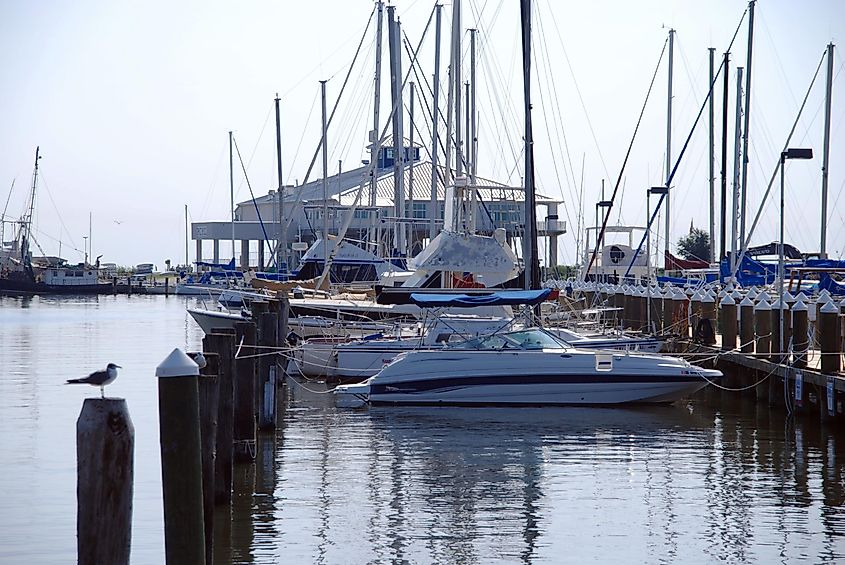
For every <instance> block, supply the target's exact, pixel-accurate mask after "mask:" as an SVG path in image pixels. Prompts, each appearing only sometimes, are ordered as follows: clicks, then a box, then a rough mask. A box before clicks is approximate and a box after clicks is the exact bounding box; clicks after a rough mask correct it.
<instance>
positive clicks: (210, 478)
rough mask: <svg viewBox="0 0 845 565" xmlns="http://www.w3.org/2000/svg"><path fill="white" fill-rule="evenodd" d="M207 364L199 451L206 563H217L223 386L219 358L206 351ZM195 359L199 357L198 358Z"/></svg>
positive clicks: (199, 382) (202, 371) (201, 393)
mask: <svg viewBox="0 0 845 565" xmlns="http://www.w3.org/2000/svg"><path fill="white" fill-rule="evenodd" d="M203 357H204V359H205V367H201V368H200V376H199V378H198V380H197V385H198V389H199V404H200V453H201V454H202V506H203V523H204V525H205V562H206V565H211V564H212V563H213V562H214V468H215V460H216V453H215V452H216V449H215V445H216V442H217V410H218V408H217V404H218V399H219V396H220V389H219V385H218V382H217V373H218V372H219V368H220V363H219V361H220V358H219V357H218V356H217V354H216V353H211V352H206V353H203ZM195 361H196V358H195Z"/></svg>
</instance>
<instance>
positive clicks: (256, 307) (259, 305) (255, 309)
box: [249, 300, 270, 323]
mask: <svg viewBox="0 0 845 565" xmlns="http://www.w3.org/2000/svg"><path fill="white" fill-rule="evenodd" d="M249 309H250V311H251V312H252V319H253V320H255V321H256V323H258V319H259V318H260V317H261V314H263V313H264V312H269V311H270V303H269V302H267V301H266V300H253V301H252V302H250V303H249Z"/></svg>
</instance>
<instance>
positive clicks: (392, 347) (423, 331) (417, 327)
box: [293, 315, 513, 381]
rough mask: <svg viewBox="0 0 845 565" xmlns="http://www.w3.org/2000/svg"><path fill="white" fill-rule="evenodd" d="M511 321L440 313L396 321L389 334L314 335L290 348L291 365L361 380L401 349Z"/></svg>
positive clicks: (314, 374) (440, 343) (312, 374)
mask: <svg viewBox="0 0 845 565" xmlns="http://www.w3.org/2000/svg"><path fill="white" fill-rule="evenodd" d="M512 323H513V320H512V319H511V318H492V317H480V316H456V315H443V316H439V317H436V318H433V319H432V320H430V321H429V323H424V322H420V323H414V324H401V325H397V326H396V327H395V328H394V329H393V330H392V331H391V332H390V335H383V334H381V333H379V334H373V335H368V336H364V337H363V338H359V339H353V338H351V337H349V336H344V337H315V338H311V339H307V340H305V341H303V342H302V343H301V344H300V345H299V346H298V347H297V348H296V349H295V350H294V351H293V361H294V363H295V365H294V368H295V369H296V370H297V371H298V372H299V373H301V374H302V375H304V376H306V377H309V378H319V377H330V378H337V379H341V380H343V381H361V380H363V379H365V378H367V377H370V376H372V375H374V374H376V373H377V372H378V371H380V370H381V368H382V367H384V365H385V364H387V363H389V362H390V361H392V360H393V358H394V357H396V356H397V355H399V354H400V353H403V352H405V351H414V350H416V349H431V348H443V347H444V346H445V344H447V343H455V342H458V341H466V340H468V339H472V338H474V337H478V336H479V335H485V334H489V333H493V332H495V331H500V330H501V329H503V328H505V327H509V326H511V325H512ZM385 333H386V332H385Z"/></svg>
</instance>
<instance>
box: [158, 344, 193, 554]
mask: <svg viewBox="0 0 845 565" xmlns="http://www.w3.org/2000/svg"><path fill="white" fill-rule="evenodd" d="M197 375H199V370H198V368H197V364H196V363H194V362H193V361H192V360H191V359H190V357H188V356H187V355H185V354H184V353H183V352H182V351H181V350H179V349H174V350H173V352H172V353H171V354H170V355H169V356H168V357H167V359H165V360H164V361H163V362H162V363H161V364H160V365H159V366H158V367H157V368H156V376H157V377H158V410H159V436H160V442H161V483H162V491H163V495H164V550H165V556H166V559H167V562H168V563H180V564H182V563H184V564H189V565H200V564H204V563H205V532H204V525H203V504H202V470H201V455H200V441H201V440H200V418H199V392H198V387H197Z"/></svg>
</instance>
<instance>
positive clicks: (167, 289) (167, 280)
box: [164, 277, 170, 296]
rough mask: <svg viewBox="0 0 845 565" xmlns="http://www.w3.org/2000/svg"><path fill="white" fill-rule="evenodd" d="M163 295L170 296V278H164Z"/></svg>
mask: <svg viewBox="0 0 845 565" xmlns="http://www.w3.org/2000/svg"><path fill="white" fill-rule="evenodd" d="M164 295H165V296H170V277H164Z"/></svg>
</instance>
